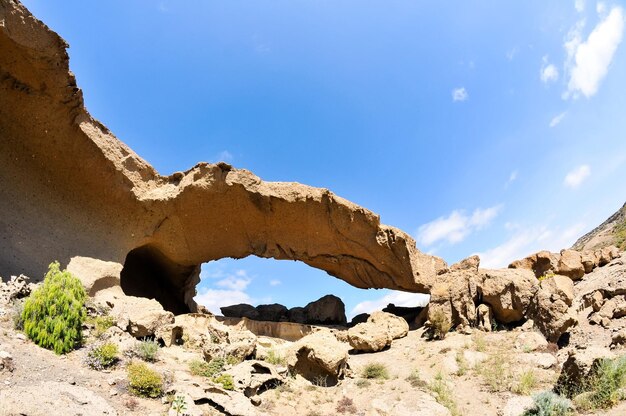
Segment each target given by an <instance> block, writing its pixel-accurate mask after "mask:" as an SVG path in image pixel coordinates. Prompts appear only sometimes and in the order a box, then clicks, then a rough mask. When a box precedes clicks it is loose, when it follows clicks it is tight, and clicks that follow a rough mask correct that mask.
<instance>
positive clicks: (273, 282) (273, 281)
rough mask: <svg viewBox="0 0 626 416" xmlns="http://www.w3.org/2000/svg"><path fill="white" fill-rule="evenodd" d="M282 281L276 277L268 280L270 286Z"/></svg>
mask: <svg viewBox="0 0 626 416" xmlns="http://www.w3.org/2000/svg"><path fill="white" fill-rule="evenodd" d="M281 283H282V282H281V281H280V280H278V279H272V280H270V286H278V285H279V284H281Z"/></svg>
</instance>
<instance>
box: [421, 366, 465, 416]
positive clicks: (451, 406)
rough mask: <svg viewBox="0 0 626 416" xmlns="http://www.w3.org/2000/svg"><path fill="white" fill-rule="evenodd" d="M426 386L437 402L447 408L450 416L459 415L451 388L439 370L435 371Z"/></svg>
mask: <svg viewBox="0 0 626 416" xmlns="http://www.w3.org/2000/svg"><path fill="white" fill-rule="evenodd" d="M428 388H429V389H430V391H431V392H432V393H433V395H434V397H435V400H437V403H439V404H440V405H442V406H444V407H445V408H447V409H448V410H449V411H450V413H451V414H452V416H460V413H459V410H458V408H457V405H456V401H455V400H454V397H453V395H452V389H450V387H449V386H448V383H447V382H446V380H445V379H444V377H443V374H441V372H439V373H437V375H436V376H435V379H434V380H433V382H432V383H430V384H429V385H428Z"/></svg>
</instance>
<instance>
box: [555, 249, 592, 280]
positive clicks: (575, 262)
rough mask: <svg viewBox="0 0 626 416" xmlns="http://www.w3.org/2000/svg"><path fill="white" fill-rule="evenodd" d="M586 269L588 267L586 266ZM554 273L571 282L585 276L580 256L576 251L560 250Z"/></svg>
mask: <svg viewBox="0 0 626 416" xmlns="http://www.w3.org/2000/svg"><path fill="white" fill-rule="evenodd" d="M587 267H588V266H587ZM556 273H558V274H560V275H563V276H567V277H569V278H570V279H572V280H580V279H582V277H583V276H584V275H585V265H584V264H583V262H582V255H581V254H580V252H578V251H576V250H561V255H560V257H559V261H558V264H557V268H556Z"/></svg>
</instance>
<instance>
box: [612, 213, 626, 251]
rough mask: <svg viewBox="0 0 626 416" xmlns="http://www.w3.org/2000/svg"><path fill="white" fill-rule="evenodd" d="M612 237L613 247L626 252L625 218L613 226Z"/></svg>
mask: <svg viewBox="0 0 626 416" xmlns="http://www.w3.org/2000/svg"><path fill="white" fill-rule="evenodd" d="M613 236H614V237H615V245H616V246H617V247H618V248H619V249H620V250H626V218H624V219H623V220H622V221H621V222H620V223H618V224H616V225H615V228H613Z"/></svg>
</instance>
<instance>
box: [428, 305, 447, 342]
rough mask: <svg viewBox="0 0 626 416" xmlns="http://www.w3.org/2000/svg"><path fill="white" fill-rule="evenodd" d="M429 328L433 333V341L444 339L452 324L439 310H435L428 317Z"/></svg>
mask: <svg viewBox="0 0 626 416" xmlns="http://www.w3.org/2000/svg"><path fill="white" fill-rule="evenodd" d="M429 318H430V319H429V320H430V328H431V330H432V331H433V338H435V339H444V338H445V337H446V335H447V334H448V332H450V328H452V323H451V322H450V320H449V319H448V317H447V316H446V314H445V313H444V312H443V311H442V310H440V309H437V310H435V311H434V312H433V313H432V314H431V315H430V316H429Z"/></svg>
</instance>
